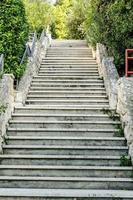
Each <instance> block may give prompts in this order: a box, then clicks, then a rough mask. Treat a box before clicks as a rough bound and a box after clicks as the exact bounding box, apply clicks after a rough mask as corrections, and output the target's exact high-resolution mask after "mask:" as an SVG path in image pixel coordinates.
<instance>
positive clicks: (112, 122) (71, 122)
mask: <svg viewBox="0 0 133 200" xmlns="http://www.w3.org/2000/svg"><path fill="white" fill-rule="evenodd" d="M9 122H10V123H36V124H38V123H44V124H48V123H52V124H69V123H70V124H121V123H120V122H119V121H113V120H112V121H111V120H110V121H78V120H77V121H73V120H71V121H69V120H68V121H43V120H40V121H39V120H37V119H36V121H34V120H10V121H9Z"/></svg>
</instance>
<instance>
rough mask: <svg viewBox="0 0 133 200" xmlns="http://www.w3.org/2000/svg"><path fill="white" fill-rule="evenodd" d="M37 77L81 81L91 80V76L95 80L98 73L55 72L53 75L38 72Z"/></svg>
mask: <svg viewBox="0 0 133 200" xmlns="http://www.w3.org/2000/svg"><path fill="white" fill-rule="evenodd" d="M38 76H41V77H42V76H43V77H44V78H47V77H53V78H56V77H58V78H59V79H60V78H67V77H68V78H73V79H76V78H82V80H83V79H84V78H89V77H91V78H93V76H94V78H97V77H99V76H98V72H97V73H91V72H90V73H72V74H71V73H64V74H63V73H62V74H61V73H57V72H55V73H43V72H39V73H38Z"/></svg>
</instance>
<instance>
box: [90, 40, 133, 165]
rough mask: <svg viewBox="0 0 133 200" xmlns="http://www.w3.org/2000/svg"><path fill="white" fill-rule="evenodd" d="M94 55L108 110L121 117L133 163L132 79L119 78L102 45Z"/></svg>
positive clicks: (98, 46) (111, 59)
mask: <svg viewBox="0 0 133 200" xmlns="http://www.w3.org/2000/svg"><path fill="white" fill-rule="evenodd" d="M93 55H94V49H93ZM95 55H96V60H97V64H98V70H99V74H100V76H101V77H102V78H103V80H104V84H105V87H106V91H107V95H108V98H109V103H110V108H111V109H113V110H116V111H117V113H118V114H119V115H120V117H121V122H122V125H123V128H124V134H125V138H126V139H127V143H128V146H129V154H130V156H131V159H132V163H133V77H130V78H126V77H123V78H120V77H119V75H118V72H117V69H116V67H115V65H114V63H113V58H111V57H108V53H107V50H106V47H105V46H104V45H102V44H97V47H96V52H95Z"/></svg>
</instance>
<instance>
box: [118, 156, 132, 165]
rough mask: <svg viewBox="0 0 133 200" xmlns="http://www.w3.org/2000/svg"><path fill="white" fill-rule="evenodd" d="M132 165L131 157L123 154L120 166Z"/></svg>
mask: <svg viewBox="0 0 133 200" xmlns="http://www.w3.org/2000/svg"><path fill="white" fill-rule="evenodd" d="M131 165H132V162H131V158H129V157H128V156H125V155H123V156H121V158H120V166H131Z"/></svg>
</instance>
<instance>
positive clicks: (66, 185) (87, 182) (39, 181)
mask: <svg viewBox="0 0 133 200" xmlns="http://www.w3.org/2000/svg"><path fill="white" fill-rule="evenodd" d="M16 185H17V187H19V188H46V189H48V188H51V189H81V188H84V189H116V187H117V189H118V190H119V189H120V190H121V189H125V190H132V186H133V179H132V178H101V177H100V178H98V177H35V176H32V177H30V176H25V177H22V176H0V187H7V188H10V187H12V188H15V187H16Z"/></svg>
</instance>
